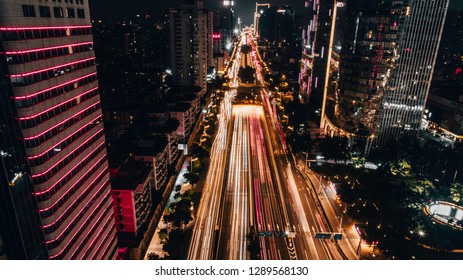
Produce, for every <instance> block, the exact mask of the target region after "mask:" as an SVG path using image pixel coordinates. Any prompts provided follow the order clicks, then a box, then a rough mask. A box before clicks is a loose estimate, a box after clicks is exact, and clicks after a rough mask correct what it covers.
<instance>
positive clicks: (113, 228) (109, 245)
mask: <svg viewBox="0 0 463 280" xmlns="http://www.w3.org/2000/svg"><path fill="white" fill-rule="evenodd" d="M108 220H109V219H108ZM115 230H116V227H115V226H113V227H111V230H110V231H109V232H108V234H106V237H107V236H109V235H110V234H113V232H114V231H115ZM105 239H106V238H105ZM114 241H116V235H115V233H114V235H113V239H111V241H110V242H109V243H108V245H107V246H106V248H105V249H104V251H103V256H104V255H106V254H107V253H108V250H109V248H110V247H111V245H113V243H114ZM103 244H104V243H101V244H100V246H99V247H98V249H97V250H96V251H95V253H94V254H93V256H92V259H94V258H95V256H96V255H97V254H98V252H99V251H100V249H101V246H103ZM117 255H118V254H114V257H113V260H115V258H116V257H117Z"/></svg>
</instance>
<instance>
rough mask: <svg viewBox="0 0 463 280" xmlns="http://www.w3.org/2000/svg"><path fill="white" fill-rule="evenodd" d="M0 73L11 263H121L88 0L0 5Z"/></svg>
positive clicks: (3, 231)
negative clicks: (107, 260)
mask: <svg viewBox="0 0 463 280" xmlns="http://www.w3.org/2000/svg"><path fill="white" fill-rule="evenodd" d="M0 66H1V67H0V108H1V109H0V112H1V113H0V152H1V156H0V158H1V165H0V188H1V191H0V201H1V203H0V235H1V239H2V241H3V246H4V249H5V250H4V251H5V252H6V258H11V259H44V258H48V259H114V258H116V256H117V237H116V228H115V224H114V217H113V216H114V215H113V207H112V200H111V199H112V198H111V194H110V191H111V187H110V183H109V173H108V164H107V159H106V158H107V156H106V145H105V135H104V130H103V123H102V116H101V109H100V107H101V104H100V96H99V93H98V80H97V73H96V66H95V53H94V51H93V38H92V27H91V21H90V11H89V6H88V0H75V1H54V0H53V1H37V0H0Z"/></svg>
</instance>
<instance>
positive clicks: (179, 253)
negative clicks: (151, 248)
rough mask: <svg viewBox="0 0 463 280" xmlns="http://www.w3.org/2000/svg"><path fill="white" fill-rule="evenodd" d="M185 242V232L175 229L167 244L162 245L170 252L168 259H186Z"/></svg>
mask: <svg viewBox="0 0 463 280" xmlns="http://www.w3.org/2000/svg"><path fill="white" fill-rule="evenodd" d="M185 243H186V242H185V233H184V232H183V231H182V230H179V229H176V230H173V231H172V232H171V233H170V235H169V239H168V241H167V242H166V244H164V246H162V249H163V250H164V251H165V252H166V253H167V254H168V256H167V259H170V260H184V259H185V258H186V252H187V248H186V244H185Z"/></svg>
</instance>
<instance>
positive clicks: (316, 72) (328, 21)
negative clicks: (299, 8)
mask: <svg viewBox="0 0 463 280" xmlns="http://www.w3.org/2000/svg"><path fill="white" fill-rule="evenodd" d="M335 6H336V1H335V0H330V1H316V0H310V1H306V2H305V15H304V28H303V31H302V48H303V49H302V56H301V71H300V75H299V85H300V94H301V101H302V102H303V103H306V104H307V105H308V106H309V108H310V109H309V113H310V115H311V116H313V119H315V120H316V123H317V125H318V126H319V125H320V121H321V119H320V116H321V112H322V106H323V104H324V103H323V100H324V89H325V78H326V74H327V67H329V65H328V63H329V60H328V57H329V56H330V49H331V47H332V44H333V42H332V41H331V40H330V39H331V37H332V34H331V33H332V32H331V30H332V27H333V25H334V24H335V20H334V21H333V18H334V16H335V8H336V7H335ZM330 43H331V45H330Z"/></svg>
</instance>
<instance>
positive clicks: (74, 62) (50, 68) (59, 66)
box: [10, 56, 95, 78]
mask: <svg viewBox="0 0 463 280" xmlns="http://www.w3.org/2000/svg"><path fill="white" fill-rule="evenodd" d="M94 59H95V57H94V56H93V57H91V58H87V59H82V60H78V61H73V62H70V63H66V64H61V65H58V66H53V67H49V68H45V69H40V70H37V71H32V72H28V73H23V74H14V75H10V77H11V78H18V77H25V76H29V75H34V74H37V73H41V72H45V71H50V70H53V69H58V68H61V67H65V66H69V65H73V64H77V63H81V62H86V61H90V60H94Z"/></svg>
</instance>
